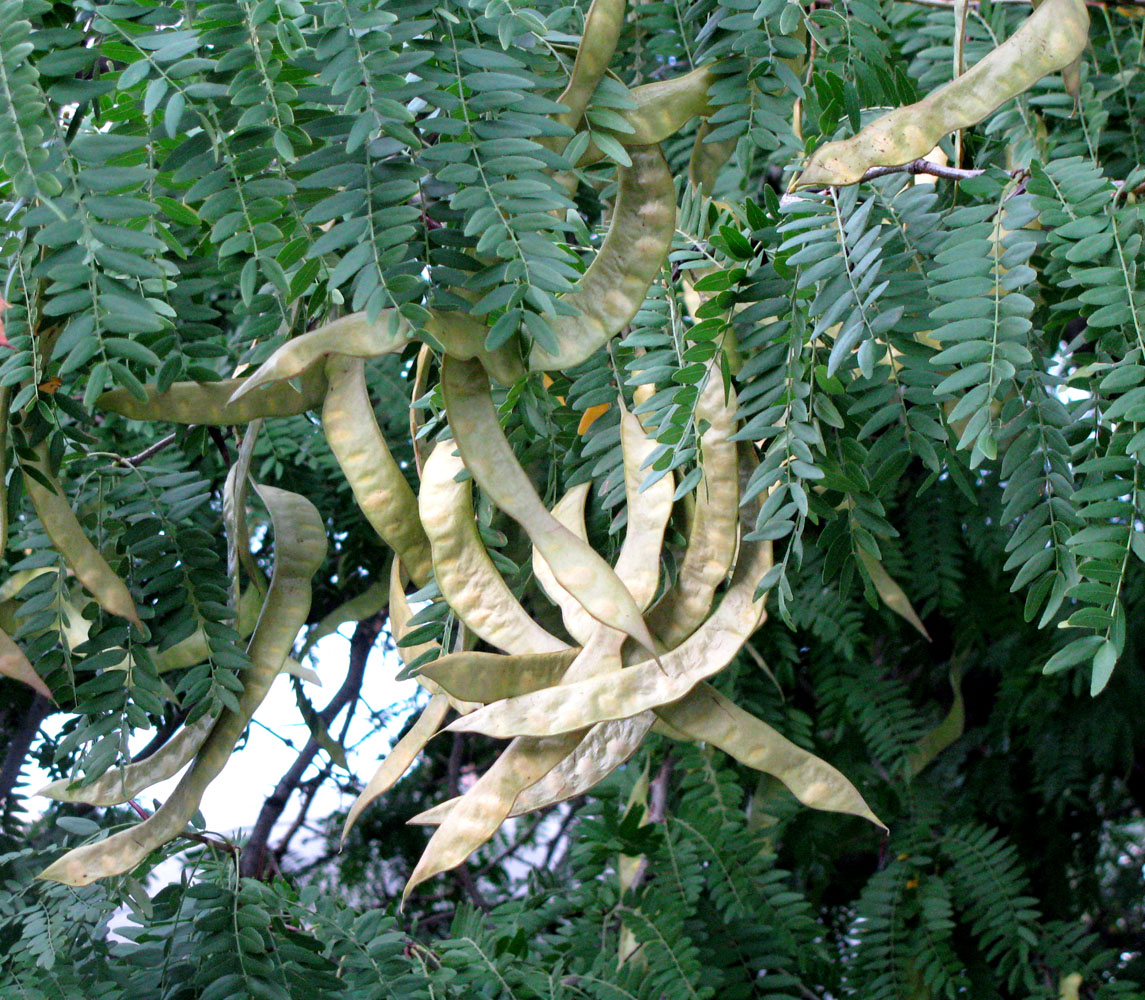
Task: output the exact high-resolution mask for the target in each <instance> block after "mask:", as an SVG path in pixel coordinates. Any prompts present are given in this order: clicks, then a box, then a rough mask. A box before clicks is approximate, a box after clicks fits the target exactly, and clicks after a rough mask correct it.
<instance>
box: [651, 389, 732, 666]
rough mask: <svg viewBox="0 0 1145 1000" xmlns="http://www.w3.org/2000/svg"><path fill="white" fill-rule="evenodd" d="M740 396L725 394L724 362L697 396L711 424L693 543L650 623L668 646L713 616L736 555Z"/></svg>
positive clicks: (700, 414)
mask: <svg viewBox="0 0 1145 1000" xmlns="http://www.w3.org/2000/svg"><path fill="white" fill-rule="evenodd" d="M735 411H736V398H735V393H734V392H732V393H730V395H729V396H728V397H727V398H725V396H724V383H723V379H722V378H721V377H720V371H719V367H718V366H715V367H713V368H712V369H711V370H709V373H708V380H707V383H706V384H705V386H704V389H703V391H702V392H701V393H700V396H699V398H698V399H697V400H696V419H697V420H704V421H706V422H707V423H708V424H709V426H708V429H707V430H706V431H704V432H703V434H701V435H700V456H701V478H700V482H699V483H698V484H697V486H696V506H695V514H694V516H693V518H692V526H691V529H690V530H689V532H688V547H687V548H686V549H685V551H684V558H683V560H682V561H681V563H680V571H679V574H678V576H677V577H676V582H675V584H673V586H672V588H671V589H670V590H669V591H668V593H666V594H665V595H664V596H663V598H661V599H660V601H659V602H658V603H657V605H656V607H655V608H653V609H652V611H651V613H650V614H649V616H648V623H649V625H650V626H651V628H652V630H653V631H654V632H655V633H656V634H657V635H658V636H660V638H661V639H662V640H663V641H664V644H665V645H666V646H669V647H671V646H676V645H679V643H681V642H683V640H684V639H686V638H687V637H688V636H689V635H691V634H692V632H694V631H695V630H696V629H697V628H698V627H699V625H700V623H701V622H702V621H703V620H704V619H705V618H706V617H707V615H708V611H709V610H710V609H711V606H712V600H713V598H714V597H715V593H716V588H717V587H718V586H719V585H720V584H721V583H723V581H724V579H725V578H726V577H727V574H728V570H729V569H730V568H731V564H732V559H733V558H734V557H735V549H736V540H737V538H738V530H737V522H738V520H739V469H738V461H737V457H736V444H735V442H734V441H732V440H731V436H732V434H733V433H734V432H735V429H736V428H735Z"/></svg>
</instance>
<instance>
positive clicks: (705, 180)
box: [688, 122, 739, 197]
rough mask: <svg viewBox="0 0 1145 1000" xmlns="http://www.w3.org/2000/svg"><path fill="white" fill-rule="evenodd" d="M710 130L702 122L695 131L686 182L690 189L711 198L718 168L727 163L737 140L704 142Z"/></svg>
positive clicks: (718, 172)
mask: <svg viewBox="0 0 1145 1000" xmlns="http://www.w3.org/2000/svg"><path fill="white" fill-rule="evenodd" d="M711 131H712V128H711V125H709V124H708V123H707V122H704V123H703V124H702V125H701V126H700V127H699V128H698V129H697V130H696V141H695V143H693V145H692V156H691V159H689V160H688V180H690V181H691V182H692V187H694V188H696V189H697V190H699V191H702V192H703V193H704V194H705V195H707V196H708V197H711V194H712V188H714V187H715V186H716V178H717V177H719V174H720V168H721V167H723V165H724V164H725V163H727V162H728V159H729V157H731V155H732V153H734V152H735V150H736V143H738V142H739V140H738V139H717V140H716V141H715V142H705V141H704V140H705V139H707V137H708V135H709V134H710V133H711Z"/></svg>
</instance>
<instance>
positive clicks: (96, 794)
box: [36, 714, 216, 806]
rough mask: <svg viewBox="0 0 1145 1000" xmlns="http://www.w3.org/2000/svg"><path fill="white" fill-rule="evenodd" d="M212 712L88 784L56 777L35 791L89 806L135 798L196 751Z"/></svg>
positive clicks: (207, 730) (210, 723)
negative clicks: (142, 756) (141, 757)
mask: <svg viewBox="0 0 1145 1000" xmlns="http://www.w3.org/2000/svg"><path fill="white" fill-rule="evenodd" d="M215 721H216V719H215V716H213V715H209V714H208V715H203V716H201V717H200V718H199V719H198V720H197V721H195V722H193V723H192V724H191V725H190V726H183V727H181V728H180V729H179V731H178V732H177V733H175V735H174V736H172V737H171V738H170V739H169V740H168V741H167V742H166V743H164V744H163V746H161V747H160V748H159V749H158V750H156V751H155V753H153V754H152V755H151V756H150V757H147V758H145V759H144V760H141V761H136V762H134V763H131V764H128V765H126V766H125V767H120V768H116V769H114V770H112V771H108V772H107V773H106V774H104V775H103V776H102V777H100V778H97V779H96V780H95V781H93V782H92V783H91V784H90V785H80V786H78V787H72V785H74V782H73V781H71V780H70V779H68V778H60V779H59V780H58V781H53V782H52V783H51V784H49V785H45V786H44V787H43V788H41V789H40V790H39V792H37V793H36V794H37V795H46V796H47V797H48V798H50V799H55V800H56V801H57V802H85V803H87V804H88V805H93V806H114V805H119V804H120V803H122V802H127V801H129V800H130V799H133V798H135V796H136V795H138V794H139V793H140V792H142V791H144V790H145V789H147V788H150V787H151V786H152V785H155V784H158V783H159V782H160V781H166V780H167V779H168V778H170V777H171V775H173V774H178V773H179V771H180V770H181V769H182V768H183V767H184V765H186V764H187V763H188V762H189V761H190V760H191V758H192V757H194V756H195V754H196V753H198V752H199V747H201V746H202V745H203V743H204V741H205V740H206V739H207V736H208V734H209V733H210V731H211V729H212V728H214V725H215Z"/></svg>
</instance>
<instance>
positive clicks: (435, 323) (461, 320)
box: [425, 312, 525, 385]
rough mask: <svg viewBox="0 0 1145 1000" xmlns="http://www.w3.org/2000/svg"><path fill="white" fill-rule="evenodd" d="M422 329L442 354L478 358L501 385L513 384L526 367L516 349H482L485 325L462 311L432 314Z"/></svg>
mask: <svg viewBox="0 0 1145 1000" xmlns="http://www.w3.org/2000/svg"><path fill="white" fill-rule="evenodd" d="M425 332H426V333H427V334H428V335H429V336H430V337H432V338H433V339H434V340H436V341H437V342H438V343H439V344H441V346H442V347H443V348H444V350H445V353H446V354H448V355H449V356H450V357H453V358H457V359H458V360H459V361H469V360H471V359H474V358H475V359H477V360H478V361H480V362H481V367H482V368H484V369H485V370H486V371H487V372H488V373H489V376H490V378H492V379H494V380H495V381H497V382H499V383H501V384H502V385H512V384H513V383H514V382H516V381H517V379H519V378H521V377H522V376H523V375H524V374H525V366H524V364H522V362H521V358H520V356H519V354H518V352H516V351H515V350H511V349H509V348H501V349H500V350H497V351H492V352H491V351H487V350H486V349H485V337H486V335H487V334H488V332H489V330H488V327H487V326H486V325H485V324H484V323H483V322H481V321H480V320H478V319H475V318H474V317H473V316H467V315H466V314H464V313H457V312H450V313H434V314H433V315H432V316H431V317H430V319H429V321H428V322H427V323H426V324H425Z"/></svg>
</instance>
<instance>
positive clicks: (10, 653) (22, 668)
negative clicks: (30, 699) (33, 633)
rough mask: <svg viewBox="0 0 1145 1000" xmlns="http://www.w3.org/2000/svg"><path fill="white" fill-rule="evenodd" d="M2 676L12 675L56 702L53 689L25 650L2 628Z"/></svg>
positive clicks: (0, 639) (0, 664)
mask: <svg viewBox="0 0 1145 1000" xmlns="http://www.w3.org/2000/svg"><path fill="white" fill-rule="evenodd" d="M0 676H3V677H11V678H12V680H14V681H19V682H20V683H21V684H27V685H28V687H30V688H32V689H33V690H34V691H35V692H36V693H37V694H42V695H43V696H44V697H45V698H47V699H48V701H52V702H54V701H55V700H56V699H55V698H53V697H52V690H51V688H49V687H48V685H47V684H45V683H44V680H43V678H42V677H40V675H39V674H38V673H36V668H35V667H33V666H32V663H31V661H30V660H29V659H28V657H27V656H25V655H24V651H23V650H22V649H21V648H20V647H19V646H17V645H16V643H15V640H13V639H12V637H11V636H10V635H9V634H8V633H7V632H5V631H3V630H0Z"/></svg>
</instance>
